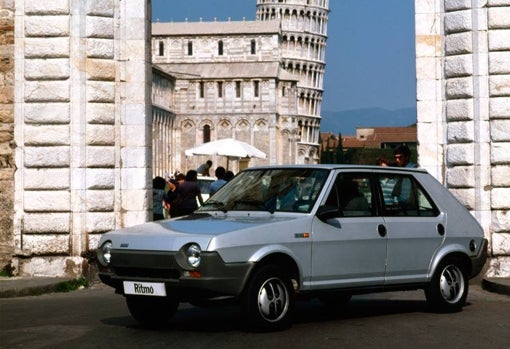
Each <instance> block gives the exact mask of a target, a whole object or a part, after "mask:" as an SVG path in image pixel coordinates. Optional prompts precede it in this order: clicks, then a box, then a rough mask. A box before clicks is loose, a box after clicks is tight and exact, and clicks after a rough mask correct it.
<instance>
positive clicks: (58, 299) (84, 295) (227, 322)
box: [0, 285, 510, 349]
mask: <svg viewBox="0 0 510 349" xmlns="http://www.w3.org/2000/svg"><path fill="white" fill-rule="evenodd" d="M509 314H510V297H509V296H504V295H498V294H494V293H489V292H486V291H484V290H482V289H481V288H480V287H478V286H472V287H471V290H470V295H469V297H468V305H467V306H466V307H465V308H464V309H463V311H462V312H459V313H454V314H435V313H431V312H429V310H428V308H427V306H426V303H425V300H424V296H423V292H422V291H416V292H414V291H413V292H395V293H385V294H377V295H366V296H357V297H354V298H353V300H352V301H351V302H350V304H349V306H348V307H347V309H346V310H345V312H343V313H341V314H338V315H337V316H335V317H331V316H328V315H327V314H325V313H324V311H323V309H322V308H321V307H320V305H319V303H317V302H306V303H305V302H301V303H298V305H297V312H296V319H295V324H294V326H293V327H292V328H291V329H290V330H287V331H283V332H276V333H262V334H261V333H249V332H245V331H243V330H242V329H241V328H240V326H239V322H240V314H239V312H238V310H237V308H235V307H225V308H215V309H207V310H204V309H200V308H194V307H191V306H189V305H187V304H183V305H181V306H180V308H179V311H178V313H177V314H176V316H175V318H174V320H173V322H172V326H171V327H170V328H169V329H165V330H162V331H154V330H148V329H144V328H141V327H140V326H139V325H138V324H137V323H136V322H135V321H134V320H133V319H132V318H131V317H130V315H129V313H128V310H127V308H126V306H125V304H124V300H123V297H122V296H119V295H115V294H113V291H112V289H110V288H108V287H106V286H103V285H98V286H94V287H92V288H89V289H84V290H79V291H75V292H71V293H55V294H47V295H42V296H33V297H20V298H6V299H0V348H2V349H10V348H24V349H27V348H67V349H79V348H108V349H113V348H170V347H172V348H207V349H211V348H226V349H228V348H278V347H279V348H314V349H315V348H328V349H332V348H340V347H341V348H378V349H380V348H413V349H417V348H428V349H429V348H437V347H445V346H446V347H448V348H463V349H465V348H482V347H486V348H508V347H510V317H509V316H510V315H509Z"/></svg>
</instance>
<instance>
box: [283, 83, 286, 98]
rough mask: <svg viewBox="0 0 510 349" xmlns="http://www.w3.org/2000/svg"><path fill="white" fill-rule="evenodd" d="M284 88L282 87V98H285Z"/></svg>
mask: <svg viewBox="0 0 510 349" xmlns="http://www.w3.org/2000/svg"><path fill="white" fill-rule="evenodd" d="M285 92H286V91H285V86H283V87H282V97H285Z"/></svg>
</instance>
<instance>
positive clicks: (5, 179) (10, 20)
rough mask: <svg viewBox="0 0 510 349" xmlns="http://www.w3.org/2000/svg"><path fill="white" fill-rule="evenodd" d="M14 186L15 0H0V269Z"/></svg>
mask: <svg viewBox="0 0 510 349" xmlns="http://www.w3.org/2000/svg"><path fill="white" fill-rule="evenodd" d="M13 188H14V0H0V270H3V269H5V268H7V269H8V265H9V263H10V256H11V255H12V254H13V252H14V246H13V244H12V227H13V225H12V217H13V215H14V209H13V207H14V206H13V204H14V190H13ZM7 271H8V270H7Z"/></svg>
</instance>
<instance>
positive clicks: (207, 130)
mask: <svg viewBox="0 0 510 349" xmlns="http://www.w3.org/2000/svg"><path fill="white" fill-rule="evenodd" d="M203 131H204V141H203V143H207V142H210V141H211V126H209V125H205V126H204V129H203Z"/></svg>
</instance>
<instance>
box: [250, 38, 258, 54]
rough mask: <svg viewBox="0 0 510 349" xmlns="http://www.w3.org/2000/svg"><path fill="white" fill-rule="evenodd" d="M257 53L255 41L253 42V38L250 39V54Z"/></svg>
mask: <svg viewBox="0 0 510 349" xmlns="http://www.w3.org/2000/svg"><path fill="white" fill-rule="evenodd" d="M255 53H257V43H256V42H255V39H253V40H252V41H251V54H252V55H254V54H255Z"/></svg>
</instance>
